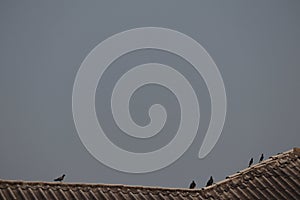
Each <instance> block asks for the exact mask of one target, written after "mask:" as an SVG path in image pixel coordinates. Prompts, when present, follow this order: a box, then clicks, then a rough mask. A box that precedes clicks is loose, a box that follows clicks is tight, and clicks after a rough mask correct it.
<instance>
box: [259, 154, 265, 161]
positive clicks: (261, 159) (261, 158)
mask: <svg viewBox="0 0 300 200" xmlns="http://www.w3.org/2000/svg"><path fill="white" fill-rule="evenodd" d="M263 160H264V154H263V153H262V154H261V156H260V159H259V162H261V161H263Z"/></svg>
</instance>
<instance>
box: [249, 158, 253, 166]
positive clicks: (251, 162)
mask: <svg viewBox="0 0 300 200" xmlns="http://www.w3.org/2000/svg"><path fill="white" fill-rule="evenodd" d="M252 164H253V158H251V160H250V161H249V166H248V167H251V165H252Z"/></svg>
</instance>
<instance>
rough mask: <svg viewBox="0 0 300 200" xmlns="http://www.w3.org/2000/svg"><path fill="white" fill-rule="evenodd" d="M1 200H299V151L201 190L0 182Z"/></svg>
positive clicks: (280, 156)
mask: <svg viewBox="0 0 300 200" xmlns="http://www.w3.org/2000/svg"><path fill="white" fill-rule="evenodd" d="M0 199H3V200H8V199H9V200H10V199H25V200H26V199H36V200H42V199H45V200H52V199H56V200H60V199H64V200H70V199H74V200H85V199H93V200H98V199H99V200H105V199H109V200H119V199H123V200H124V199H125V200H126V199H130V200H131V199H132V200H185V199H189V200H193V199H288V200H292V199H295V200H300V149H299V148H294V149H293V150H291V151H288V152H285V153H282V154H279V155H277V156H273V157H271V158H269V159H268V160H265V161H264V162H261V163H259V164H256V165H254V166H252V167H250V168H247V169H245V170H243V171H241V172H239V173H237V174H234V175H232V176H230V177H229V178H227V179H225V180H223V181H221V182H218V183H216V184H213V185H212V186H209V187H206V188H202V189H195V190H189V189H175V188H155V187H140V186H125V185H105V184H76V183H75V184H74V183H49V182H26V181H7V180H0Z"/></svg>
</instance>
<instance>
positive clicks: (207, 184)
mask: <svg viewBox="0 0 300 200" xmlns="http://www.w3.org/2000/svg"><path fill="white" fill-rule="evenodd" d="M213 183H214V179H213V177H212V176H211V177H210V179H209V180H208V181H207V183H206V187H208V186H211V185H212V184H213Z"/></svg>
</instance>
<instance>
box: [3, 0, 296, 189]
mask: <svg viewBox="0 0 300 200" xmlns="http://www.w3.org/2000/svg"><path fill="white" fill-rule="evenodd" d="M299 10H300V2H299V1H297V0H294V1H292V0H290V1H275V0H269V1H251V2H250V1H226V2H225V1H189V2H186V1H180V2H179V1H171V0H168V1H147V2H146V1H143V2H142V1H126V2H125V1H119V2H118V1H106V2H104V1H74V0H72V1H47V2H46V1H45V2H42V1H26V2H25V1H19V2H14V1H3V0H2V1H1V5H0V27H1V29H0V30H1V31H0V44H1V45H0V92H1V98H0V111H1V112H0V160H1V164H0V178H1V179H22V180H41V181H52V179H53V178H55V177H57V176H59V175H61V174H62V173H66V174H67V177H66V181H67V182H95V183H115V184H133V185H153V186H166V187H187V186H188V185H189V183H190V182H191V180H192V179H194V180H196V182H197V183H198V186H199V187H202V186H204V184H205V183H206V181H207V180H208V178H209V176H211V175H213V176H214V177H215V179H216V180H222V179H224V178H225V177H226V176H227V175H230V174H232V173H235V172H236V171H238V170H241V169H243V168H245V167H246V166H247V164H248V161H249V159H250V158H251V157H254V158H255V161H257V160H258V159H259V156H260V154H261V153H262V152H263V153H265V155H266V157H269V156H271V155H274V154H277V153H278V152H282V151H286V150H289V149H291V148H293V147H295V146H298V147H299V146H300V142H299V141H300V136H299V119H300V118H299V113H300V107H299V106H298V104H299V102H300V93H299V87H300V79H299V74H300V68H299V56H300V38H299V36H300V12H299ZM146 26H155V27H165V28H170V29H174V30H177V31H180V32H183V33H185V34H187V35H189V36H190V37H192V38H194V39H195V40H197V41H198V42H199V43H200V44H201V45H202V46H203V47H204V48H205V49H206V50H207V51H208V53H209V54H210V55H211V57H212V58H213V59H214V61H215V62H216V64H217V66H218V67H219V70H220V72H221V74H222V77H223V80H224V84H225V88H226V93H227V101H228V107H227V109H228V110H227V118H226V122H225V126H224V129H223V132H222V135H221V137H220V140H219V141H218V143H217V144H216V146H215V148H214V149H213V151H212V152H211V153H210V154H209V155H208V156H207V157H206V158H204V159H202V160H199V159H198V157H197V156H198V151H199V147H200V145H201V142H202V140H203V137H204V134H205V131H206V129H207V127H208V123H209V118H210V99H209V95H208V91H207V88H206V85H205V83H204V81H203V79H202V78H201V76H200V75H199V74H196V73H194V71H193V69H192V67H191V66H190V65H189V64H188V63H187V62H185V61H184V60H183V59H181V58H179V57H178V56H175V55H173V54H171V53H168V52H162V51H158V50H140V51H136V52H131V53H129V54H127V55H125V56H123V57H120V58H119V59H117V60H116V61H115V62H114V63H113V64H112V65H111V66H110V67H109V70H107V72H106V74H105V76H104V78H103V79H102V80H101V81H100V83H99V85H98V90H97V94H96V108H97V114H98V119H99V122H100V124H101V125H103V127H104V129H105V130H106V131H107V132H109V134H108V137H109V138H110V139H111V140H112V141H113V142H114V143H115V144H117V145H118V146H120V147H122V148H124V149H128V150H131V151H136V152H147V151H149V150H154V149H157V148H159V147H161V146H163V145H164V144H166V143H167V142H168V141H170V139H171V138H172V137H173V135H172V133H173V132H175V131H176V129H177V128H178V122H179V120H180V117H179V113H180V111H179V110H180V109H179V107H178V106H179V105H178V102H177V101H176V98H175V97H174V95H173V94H172V93H170V91H168V90H167V89H165V88H163V87H159V86H157V85H155V86H149V87H148V86H147V87H143V88H141V89H140V90H138V91H137V92H136V93H135V94H134V96H133V97H132V100H131V102H130V108H131V109H130V110H131V114H132V116H133V119H134V120H135V121H136V123H138V124H140V125H146V124H147V123H148V122H149V121H148V120H149V118H147V115H146V114H147V108H148V107H149V105H152V104H153V103H161V104H162V105H164V106H165V108H166V110H167V112H168V115H169V118H168V119H167V123H166V126H165V127H164V129H163V130H162V132H161V133H160V134H159V135H157V137H156V136H155V137H153V138H151V139H149V140H148V141H146V140H145V141H141V140H134V139H133V138H130V137H128V136H126V135H125V134H123V133H122V132H121V130H119V129H118V128H117V126H116V124H115V122H114V121H113V118H112V114H111V111H110V109H109V108H110V107H109V99H110V97H109V95H110V93H111V89H112V87H113V84H114V83H115V81H116V80H117V79H118V77H119V76H121V75H122V71H120V70H119V69H120V67H122V69H123V70H126V69H130V68H131V67H132V66H135V65H137V64H142V63H147V62H154V61H155V62H158V63H163V64H167V65H169V66H172V67H174V68H175V69H177V70H178V71H180V72H181V73H182V74H184V75H185V76H186V77H187V78H188V79H189V80H190V81H191V83H192V84H193V87H194V90H195V91H196V94H197V96H198V99H199V102H200V108H201V121H200V129H199V131H198V135H197V137H196V139H195V140H194V142H193V144H192V145H191V147H190V148H189V149H188V151H186V153H185V154H184V155H183V156H182V157H181V158H180V159H179V160H177V161H176V162H175V163H173V164H172V165H170V166H169V167H167V168H164V169H161V170H158V171H155V172H151V173H146V174H129V173H123V172H119V171H116V170H113V169H111V168H108V167H106V166H105V165H103V164H101V163H100V162H99V161H97V160H96V159H95V158H93V157H92V156H91V155H90V154H89V153H88V151H87V150H86V149H85V147H84V146H83V145H82V143H81V141H80V139H79V136H78V134H77V132H76V129H75V125H74V122H73V117H72V87H73V83H74V79H75V75H76V73H77V70H78V69H79V66H80V64H81V63H82V61H83V59H84V58H85V57H86V56H87V54H88V53H89V52H90V51H91V50H92V49H93V48H94V47H95V46H96V45H97V44H98V43H99V42H101V41H103V40H104V39H106V38H107V37H109V36H111V35H113V34H116V33H118V32H121V31H125V30H127V29H131V28H137V27H146ZM164 133H165V134H164ZM166 133H168V134H166Z"/></svg>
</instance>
